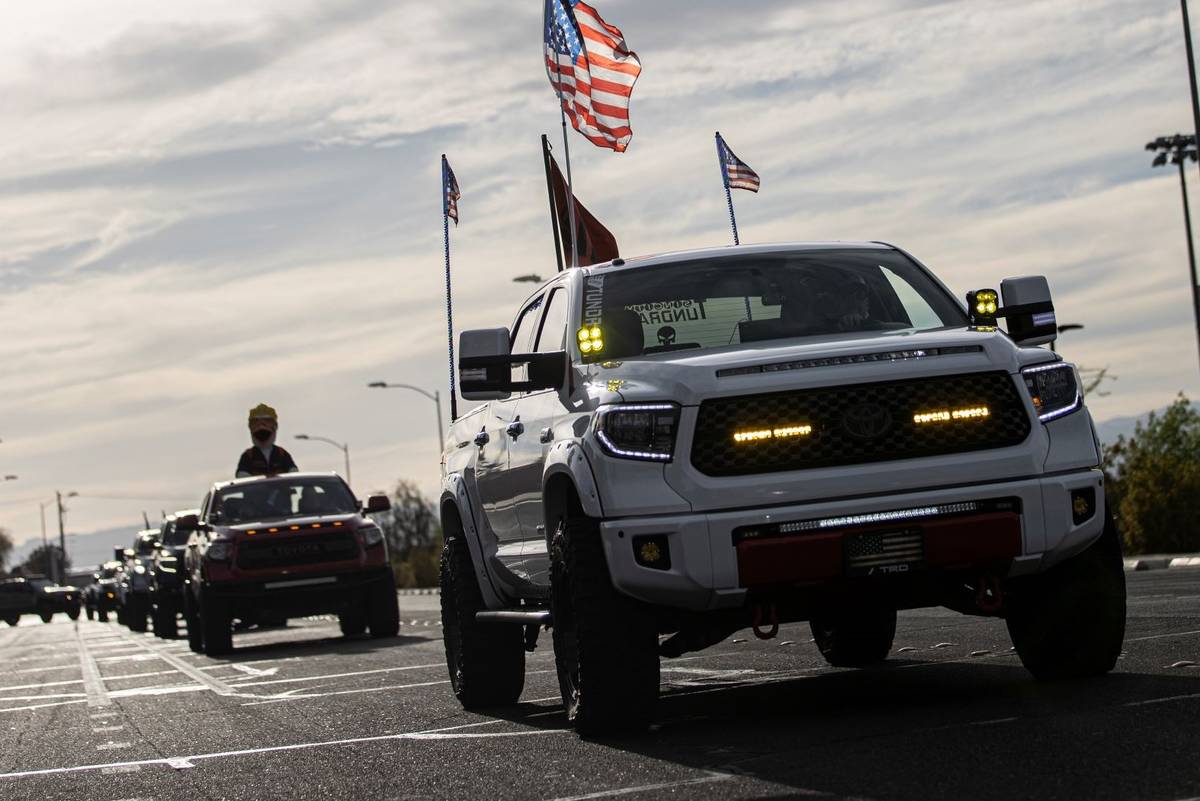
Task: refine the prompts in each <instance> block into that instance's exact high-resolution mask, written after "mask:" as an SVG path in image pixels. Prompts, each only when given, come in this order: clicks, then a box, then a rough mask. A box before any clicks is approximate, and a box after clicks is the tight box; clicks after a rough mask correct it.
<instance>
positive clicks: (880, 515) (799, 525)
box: [779, 501, 979, 534]
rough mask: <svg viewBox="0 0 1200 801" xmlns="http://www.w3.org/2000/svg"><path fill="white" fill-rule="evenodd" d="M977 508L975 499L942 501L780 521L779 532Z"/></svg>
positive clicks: (835, 526)
mask: <svg viewBox="0 0 1200 801" xmlns="http://www.w3.org/2000/svg"><path fill="white" fill-rule="evenodd" d="M978 510H979V504H978V503H976V502H975V501H964V502H963V503H943V504H940V505H937V506H918V507H917V508H915V509H899V510H896V511H892V512H871V513H868V514H862V515H847V516H845V517H826V518H822V519H820V520H800V521H798V522H795V523H782V524H780V526H779V533H780V534H794V533H796V532H797V531H818V530H820V529H826V528H843V527H845V526H867V525H870V524H872V523H895V522H897V521H900V520H917V519H920V518H923V517H940V516H942V515H956V514H962V513H963V512H975V511H978Z"/></svg>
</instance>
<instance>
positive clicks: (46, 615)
mask: <svg viewBox="0 0 1200 801" xmlns="http://www.w3.org/2000/svg"><path fill="white" fill-rule="evenodd" d="M38 617H40V618H41V619H42V622H43V623H49V622H50V621H51V620H53V619H54V613H53V612H50V611H48V610H46V609H42V610H41V611H39V612H38Z"/></svg>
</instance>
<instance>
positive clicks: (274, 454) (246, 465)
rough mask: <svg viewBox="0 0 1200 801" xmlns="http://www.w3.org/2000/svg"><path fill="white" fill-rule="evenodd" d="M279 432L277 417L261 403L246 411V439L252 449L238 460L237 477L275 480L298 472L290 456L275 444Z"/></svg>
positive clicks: (248, 449)
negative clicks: (282, 474) (283, 474)
mask: <svg viewBox="0 0 1200 801" xmlns="http://www.w3.org/2000/svg"><path fill="white" fill-rule="evenodd" d="M278 431H279V416H278V415H277V414H276V413H275V410H274V409H272V408H271V407H270V406H268V405H267V404H265V403H260V404H258V405H257V406H255V407H254V408H253V409H251V410H250V439H251V440H252V441H253V443H254V444H253V445H251V446H250V447H249V448H247V449H246V450H245V451H244V452H243V453H242V458H240V459H238V465H237V473H236V475H237V477H238V478H245V477H246V476H277V475H279V474H280V473H295V472H296V471H297V470H298V469H299V468H297V467H296V462H295V460H294V459H292V455H291V454H290V453H288V452H287V451H285V450H284V449H283V448H281V447H279V446H278V445H276V444H275V434H276V433H277V432H278Z"/></svg>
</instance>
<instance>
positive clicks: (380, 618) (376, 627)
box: [367, 570, 400, 639]
mask: <svg viewBox="0 0 1200 801" xmlns="http://www.w3.org/2000/svg"><path fill="white" fill-rule="evenodd" d="M367 624H368V625H369V626H370V627H371V636H372V637H374V638H376V639H380V638H382V637H395V636H396V635H397V634H399V633H400V599H399V598H398V597H397V596H396V576H395V575H394V574H393V573H392V572H391V571H390V570H389V571H388V574H387V576H386V577H385V578H384V580H383V581H378V582H376V583H375V585H374V586H372V587H371V589H370V591H369V592H368V593H367Z"/></svg>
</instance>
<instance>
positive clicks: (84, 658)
mask: <svg viewBox="0 0 1200 801" xmlns="http://www.w3.org/2000/svg"><path fill="white" fill-rule="evenodd" d="M75 637H76V639H78V640H79V671H80V672H81V673H82V674H83V689H84V692H85V693H86V694H87V705H88V706H109V705H110V704H112V699H111V698H109V697H108V691H107V690H106V689H104V679H102V678H101V677H100V668H99V667H97V665H96V659H95V657H93V656H92V654H91V651H90V650H89V649H88V644H87V641H86V640H85V639H84V637H83V635H81V634H80V633H79V625H78V624H76V625H75ZM5 711H10V710H5Z"/></svg>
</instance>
